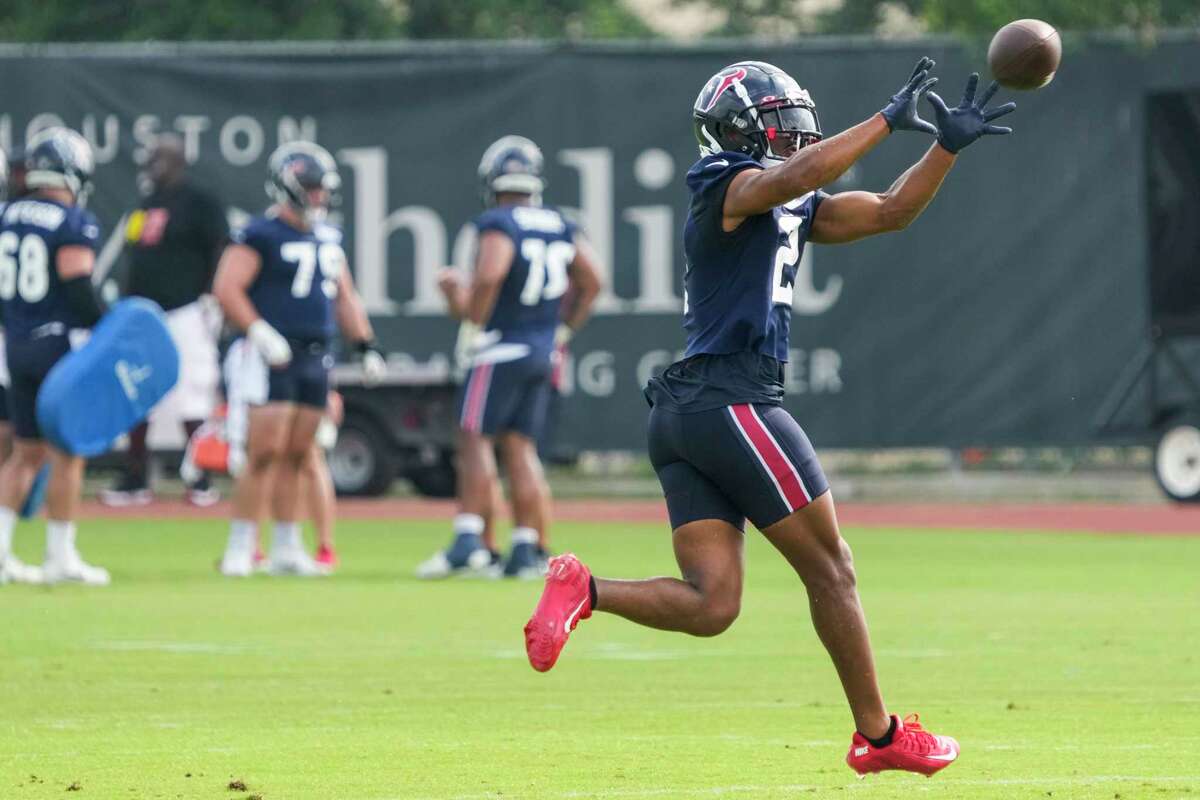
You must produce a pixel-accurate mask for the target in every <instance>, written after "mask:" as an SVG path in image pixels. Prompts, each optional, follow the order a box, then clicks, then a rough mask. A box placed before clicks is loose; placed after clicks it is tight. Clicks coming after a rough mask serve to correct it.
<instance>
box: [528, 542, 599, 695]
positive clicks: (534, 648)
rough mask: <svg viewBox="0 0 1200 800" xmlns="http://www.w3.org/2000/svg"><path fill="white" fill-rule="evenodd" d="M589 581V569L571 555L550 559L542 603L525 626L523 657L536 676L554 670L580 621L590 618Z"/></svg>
mask: <svg viewBox="0 0 1200 800" xmlns="http://www.w3.org/2000/svg"><path fill="white" fill-rule="evenodd" d="M591 577H592V573H591V572H589V571H588V568H587V567H585V566H584V565H583V562H582V561H580V560H579V559H578V558H576V557H575V556H574V555H572V554H571V553H564V554H562V555H561V556H555V557H554V558H552V559H550V570H549V572H547V573H546V588H545V589H543V590H542V599H541V600H539V601H538V604H537V608H535V609H534V610H533V616H532V617H530V618H529V622H527V623H526V624H525V653H526V654H527V655H528V656H529V663H530V664H531V665H532V666H533V668H534V669H536V670H537V671H538V672H545V671H547V670H548V669H550V668H551V667H553V666H554V662H555V661H558V654H559V653H561V652H562V649H563V646H564V645H565V644H566V643H567V637H568V636H570V635H571V631H573V630H575V626H576V625H577V624H578V623H579V620H581V619H587V618H588V617H590V616H591V615H592V596H591V592H590V591H589V583H590V581H591Z"/></svg>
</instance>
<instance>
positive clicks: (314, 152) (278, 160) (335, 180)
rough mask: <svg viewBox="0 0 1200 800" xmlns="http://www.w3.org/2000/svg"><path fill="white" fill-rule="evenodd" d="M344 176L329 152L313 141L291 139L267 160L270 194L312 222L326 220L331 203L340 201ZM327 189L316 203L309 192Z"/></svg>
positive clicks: (268, 192) (273, 198) (272, 197)
mask: <svg viewBox="0 0 1200 800" xmlns="http://www.w3.org/2000/svg"><path fill="white" fill-rule="evenodd" d="M341 188H342V179H341V176H339V175H338V170H337V162H336V161H334V160H333V156H331V155H330V154H329V151H328V150H326V149H325V148H324V147H321V146H320V145H318V144H313V143H312V142H300V141H297V142H287V143H285V144H281V145H280V146H279V147H278V148H276V150H275V152H274V153H272V154H271V158H270V159H269V160H268V161H267V186H266V189H267V196H268V197H270V198H271V200H272V201H274V202H276V203H280V204H284V205H288V206H291V207H292V208H293V209H294V210H295V211H297V212H299V213H300V214H301V215H302V216H303V217H304V219H305V221H307V222H308V224H310V225H315V224H317V223H320V222H324V221H325V216H326V215H327V214H328V212H329V209H330V207H331V206H336V205H337V204H338V202H339V201H340V199H341V198H340V196H339V192H340V191H341ZM314 189H324V190H325V191H324V193H323V194H322V195H321V197H322V199H321V201H320V202H319V203H316V204H314V203H313V201H312V198H311V197H310V195H309V192H311V191H313V190H314Z"/></svg>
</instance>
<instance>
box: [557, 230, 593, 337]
mask: <svg viewBox="0 0 1200 800" xmlns="http://www.w3.org/2000/svg"><path fill="white" fill-rule="evenodd" d="M570 277H571V286H570V289H568V291H567V297H568V298H569V299H570V305H569V306H568V307H567V308H566V309H564V311H563V315H562V320H563V324H564V325H566V326H567V327H568V328H570V330H571V332H572V333H574V332H575V331H577V330H579V329H580V328H582V327H583V324H584V323H585V322H587V320H588V317H590V316H591V315H592V306H593V305H595V303H596V297H597V296H598V295H599V294H600V289H601V287H602V284H601V282H600V268H599V265H598V264H597V262H596V253H595V251H593V250H592V246H591V245H590V244H588V241H587V239H585V238H584V237H583V236H582V235H580V234H576V235H575V260H574V261H572V262H571V267H570Z"/></svg>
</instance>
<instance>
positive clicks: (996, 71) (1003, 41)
mask: <svg viewBox="0 0 1200 800" xmlns="http://www.w3.org/2000/svg"><path fill="white" fill-rule="evenodd" d="M987 58H988V66H989V67H990V68H991V70H992V77H993V78H995V79H996V80H997V81H999V82H1000V85H1001V86H1004V87H1006V88H1008V89H1040V88H1042V87H1043V86H1045V85H1046V84H1047V83H1049V82H1050V81H1051V80H1052V79H1053V78H1054V73H1055V72H1057V71H1058V63H1059V61H1061V60H1062V39H1060V38H1059V36H1058V31H1056V30H1054V26H1053V25H1051V24H1050V23H1048V22H1042V21H1041V20H1040V19H1019V20H1017V21H1016V22H1010V23H1008V24H1007V25H1005V26H1004V27H1003V28H1001V29H1000V30H998V31H996V35H995V36H993V37H992V43H991V44H990V45H989V46H988V54H987Z"/></svg>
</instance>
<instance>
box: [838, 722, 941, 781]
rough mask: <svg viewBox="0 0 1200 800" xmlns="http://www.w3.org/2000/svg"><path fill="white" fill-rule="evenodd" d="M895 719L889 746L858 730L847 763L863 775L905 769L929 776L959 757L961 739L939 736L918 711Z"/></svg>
mask: <svg viewBox="0 0 1200 800" xmlns="http://www.w3.org/2000/svg"><path fill="white" fill-rule="evenodd" d="M892 719H894V720H896V732H895V734H894V736H893V737H892V743H891V744H889V745H888V746H887V747H875V746H874V745H872V744H871V743H870V742H868V741H867V740H866V738H865V737H864V736H863V735H862V734H861V733H858V732H855V734H854V738H853V739H852V740H851V741H850V752H849V753H847V754H846V763H847V764H849V765H850V769H852V770H854V771H855V772H857V773H858V774H859V776H860V777H862V776H864V775H866V774H867V773H870V772H883V771H884V770H886V769H902V770H905V771H907V772H919V773H921V774H922V775H924V776H925V777H929V776H930V775H932V774H933V773H935V772H937V771H938V770H941V769H945V768H946V767H948V766H950V765H951V764H953V763H954V760H955V759H956V758H958V742H956V741H954V739H951V738H950V737H949V736H936V735H934V734H932V733H930V732H929V731H927V730H925V729H924V728H922V727H921V723H920V722H919V721H918V720H919V717H917V715H916V714H909V715H908V716H907V717H905V718H904V721H903V722H902V721H900V719H899V718H898V717H895V716H893V717H892Z"/></svg>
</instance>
